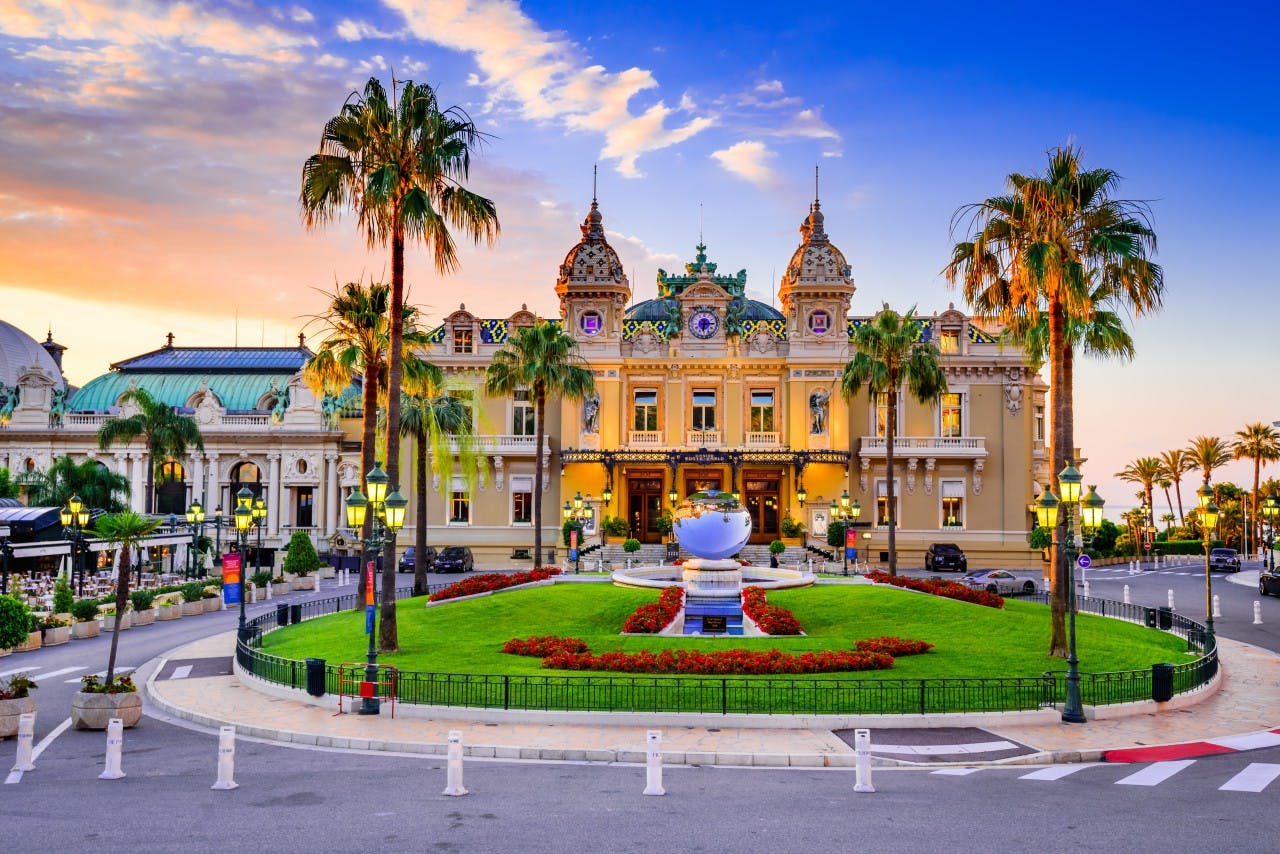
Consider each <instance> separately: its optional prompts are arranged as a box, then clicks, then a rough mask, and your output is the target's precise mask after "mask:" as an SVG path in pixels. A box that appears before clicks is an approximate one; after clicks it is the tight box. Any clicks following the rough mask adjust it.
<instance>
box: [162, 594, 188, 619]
mask: <svg viewBox="0 0 1280 854" xmlns="http://www.w3.org/2000/svg"><path fill="white" fill-rule="evenodd" d="M181 616H182V593H181V592H180V591H177V590H175V591H173V592H172V593H161V594H160V595H159V596H157V597H156V619H157V620H162V621H163V620H176V619H178V618H180V617H181Z"/></svg>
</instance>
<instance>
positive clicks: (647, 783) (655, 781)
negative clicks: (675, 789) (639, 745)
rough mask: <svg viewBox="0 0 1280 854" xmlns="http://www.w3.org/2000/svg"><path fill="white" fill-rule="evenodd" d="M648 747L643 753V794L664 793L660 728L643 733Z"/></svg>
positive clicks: (665, 791)
mask: <svg viewBox="0 0 1280 854" xmlns="http://www.w3.org/2000/svg"><path fill="white" fill-rule="evenodd" d="M645 742H646V746H647V748H648V750H647V752H646V754H645V771H644V794H646V795H665V794H666V793H667V790H666V789H664V788H662V730H659V729H651V730H649V731H648V733H647V734H646V735H645Z"/></svg>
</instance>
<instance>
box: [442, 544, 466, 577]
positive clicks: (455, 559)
mask: <svg viewBox="0 0 1280 854" xmlns="http://www.w3.org/2000/svg"><path fill="white" fill-rule="evenodd" d="M475 568H476V560H475V558H474V557H472V555H471V549H470V548H469V547H468V546H447V547H446V548H445V549H444V551H442V552H440V554H438V555H436V572H471V571H472V570H473V569H475Z"/></svg>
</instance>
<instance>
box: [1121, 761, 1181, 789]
mask: <svg viewBox="0 0 1280 854" xmlns="http://www.w3.org/2000/svg"><path fill="white" fill-rule="evenodd" d="M1194 764H1196V761H1195V760H1194V759H1179V760H1178V761H1176V762H1153V763H1151V764H1150V765H1148V766H1147V767H1146V768H1143V769H1142V770H1141V771H1138V772H1136V773H1133V774H1130V775H1129V776H1128V777H1125V778H1123V779H1121V780H1116V785H1117V786H1158V785H1160V784H1161V783H1163V782H1164V781H1165V780H1168V779H1169V778H1170V777H1172V776H1173V775H1174V774H1177V773H1178V772H1179V771H1181V770H1182V769H1184V768H1186V767H1188V766H1190V765H1194Z"/></svg>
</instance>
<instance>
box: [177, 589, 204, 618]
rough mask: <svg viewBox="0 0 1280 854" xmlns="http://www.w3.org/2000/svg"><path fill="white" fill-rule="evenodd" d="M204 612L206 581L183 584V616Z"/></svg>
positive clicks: (197, 614) (192, 615)
mask: <svg viewBox="0 0 1280 854" xmlns="http://www.w3.org/2000/svg"><path fill="white" fill-rule="evenodd" d="M203 613H204V582H203V581H193V582H191V583H190V584H184V585H182V616H184V617H196V616H199V615H200V614H203Z"/></svg>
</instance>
